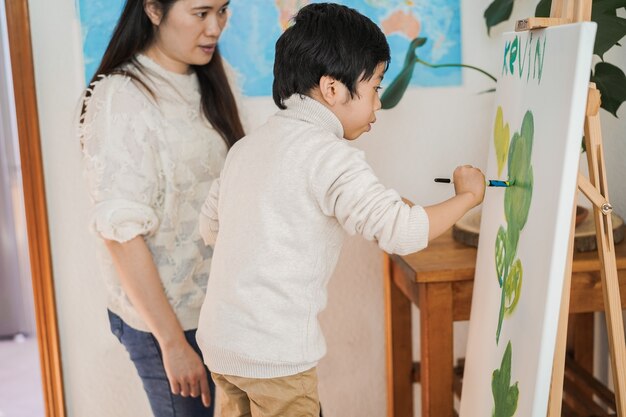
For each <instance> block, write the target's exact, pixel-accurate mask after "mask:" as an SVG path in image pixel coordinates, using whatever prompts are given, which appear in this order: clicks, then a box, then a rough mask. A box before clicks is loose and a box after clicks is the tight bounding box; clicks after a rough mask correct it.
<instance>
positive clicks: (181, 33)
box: [79, 0, 244, 417]
mask: <svg viewBox="0 0 626 417" xmlns="http://www.w3.org/2000/svg"><path fill="white" fill-rule="evenodd" d="M228 3H229V2H228V0H127V2H126V5H125V7H124V10H123V12H122V15H121V17H120V20H119V22H118V24H117V26H116V28H115V30H114V33H113V36H112V38H111V41H110V43H109V45H108V47H107V49H106V52H105V54H104V57H103V59H102V62H101V64H100V67H99V68H98V70H97V72H96V76H94V79H93V80H92V82H91V84H90V87H89V88H88V89H87V91H86V93H85V96H84V98H83V104H82V112H81V118H80V122H79V136H80V140H81V144H82V146H83V153H84V159H85V174H86V178H87V181H88V185H89V190H90V193H91V197H92V199H93V201H94V216H93V220H92V222H91V225H92V228H93V229H94V230H95V231H96V233H97V234H99V236H100V237H102V238H103V241H104V243H105V245H104V246H105V247H106V248H107V249H108V251H105V252H108V255H109V256H104V257H103V261H104V262H103V266H104V273H105V278H106V283H107V289H108V295H109V297H108V299H109V300H108V308H109V320H110V323H111V330H112V332H113V333H114V334H115V335H116V336H117V337H118V339H119V340H120V342H121V343H122V344H123V345H124V346H125V347H126V349H127V351H128V353H129V355H130V358H131V360H132V361H133V363H134V365H135V367H136V369H137V372H138V373H139V376H140V377H141V379H142V381H143V385H144V389H145V391H146V393H147V395H148V399H149V401H150V405H151V408H152V411H153V413H154V415H155V416H157V417H160V416H174V415H175V416H179V417H180V416H200V415H202V416H211V415H213V411H212V407H211V406H210V405H211V403H212V398H213V394H214V387H213V385H212V382H210V378H208V374H207V370H206V368H205V366H204V364H203V360H202V357H201V354H200V350H199V349H198V346H197V344H196V341H195V332H196V328H197V322H198V315H199V311H200V306H201V303H202V301H203V299H204V292H205V289H206V282H207V278H208V275H209V267H210V258H211V251H210V250H208V249H207V248H206V247H205V245H203V244H202V243H201V238H200V235H199V233H198V231H197V229H198V227H197V219H198V213H199V209H200V206H201V205H202V203H203V201H204V197H206V195H207V194H208V191H209V187H210V184H211V182H212V181H213V179H215V178H216V177H217V176H218V175H219V172H220V170H221V168H222V165H223V161H224V158H225V156H226V152H227V150H228V148H229V147H230V146H232V145H233V144H234V143H235V142H236V141H237V140H238V139H239V138H241V137H242V136H243V134H244V133H243V128H242V125H241V122H240V119H239V114H238V111H237V106H236V102H235V98H234V95H233V92H232V91H231V87H230V85H229V81H228V78H227V75H226V72H225V70H224V66H223V64H222V60H221V58H220V54H219V50H218V47H217V41H218V39H219V36H220V34H221V33H222V30H223V29H224V26H225V24H226V20H227V18H228V10H227V7H228ZM105 255H106V253H105ZM207 407H209V410H207Z"/></svg>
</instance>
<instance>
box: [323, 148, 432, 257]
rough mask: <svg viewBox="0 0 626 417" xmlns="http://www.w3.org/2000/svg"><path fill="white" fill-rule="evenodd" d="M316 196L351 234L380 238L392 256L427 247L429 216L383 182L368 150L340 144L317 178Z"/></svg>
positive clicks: (326, 154)
mask: <svg viewBox="0 0 626 417" xmlns="http://www.w3.org/2000/svg"><path fill="white" fill-rule="evenodd" d="M311 181H312V184H313V187H312V189H313V193H314V195H315V198H316V200H317V202H318V204H319V206H320V208H321V210H322V211H323V212H324V214H326V215H327V216H332V217H335V218H336V219H337V221H338V222H339V223H340V224H341V226H342V227H343V228H344V229H345V230H346V232H347V233H349V234H351V235H353V234H360V235H362V236H363V237H365V238H366V239H368V240H376V241H377V242H378V246H379V247H380V248H381V249H382V250H384V251H385V252H388V253H396V254H399V255H405V254H408V253H412V252H416V251H419V250H421V249H424V248H425V247H426V246H427V245H428V227H429V223H428V216H427V214H426V212H425V211H424V209H423V208H422V207H420V206H413V207H410V206H409V205H408V204H406V203H404V202H403V201H402V198H401V197H400V195H399V194H398V193H397V192H396V191H395V190H392V189H389V188H386V187H385V186H384V185H382V184H381V183H380V181H379V180H378V178H377V177H376V175H375V174H374V172H373V171H372V169H371V167H370V166H369V165H368V163H367V162H366V161H365V156H364V153H363V151H359V150H357V149H354V148H352V147H351V146H349V145H347V144H345V143H343V142H335V143H334V144H332V145H331V146H329V148H328V149H327V150H326V151H325V152H323V153H322V154H321V156H320V158H319V159H318V162H317V164H316V168H315V169H314V170H313V174H312V180H311Z"/></svg>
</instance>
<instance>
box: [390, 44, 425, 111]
mask: <svg viewBox="0 0 626 417" xmlns="http://www.w3.org/2000/svg"><path fill="white" fill-rule="evenodd" d="M426 41H427V38H415V39H413V40H412V41H411V43H410V44H409V48H408V50H407V52H406V56H405V58H404V65H403V67H402V70H400V73H399V74H398V75H397V76H396V78H394V79H393V81H391V83H390V84H389V86H388V87H387V88H386V89H385V91H384V92H383V95H382V96H381V97H380V101H381V104H382V108H383V109H384V110H387V109H392V108H394V107H396V105H397V104H398V103H399V102H400V100H401V99H402V97H403V96H404V93H405V92H406V89H407V87H408V86H409V83H410V82H411V78H412V77H413V69H414V68H415V63H416V59H417V57H416V56H415V50H416V49H417V48H419V47H420V46H422V45H424V44H425V43H426Z"/></svg>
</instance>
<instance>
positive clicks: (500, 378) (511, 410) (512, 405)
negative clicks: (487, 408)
mask: <svg viewBox="0 0 626 417" xmlns="http://www.w3.org/2000/svg"><path fill="white" fill-rule="evenodd" d="M512 356H513V353H512V347H511V342H510V341H509V343H508V344H507V345H506V350H505V351H504V356H503V357H502V363H501V365H500V369H496V370H495V371H493V374H492V376H491V392H492V393H493V403H494V409H493V414H492V416H493V417H513V415H514V414H515V411H517V400H518V398H519V388H518V382H516V383H515V384H513V385H510V384H511V357H512Z"/></svg>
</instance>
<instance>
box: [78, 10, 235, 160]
mask: <svg viewBox="0 0 626 417" xmlns="http://www.w3.org/2000/svg"><path fill="white" fill-rule="evenodd" d="M156 1H157V2H158V3H159V5H160V7H161V12H162V16H163V17H162V19H165V18H166V16H167V13H168V12H169V10H170V8H171V7H172V5H173V4H174V3H176V2H177V1H178V0H156ZM143 3H144V2H143V0H126V4H125V5H124V10H123V11H122V15H121V16H120V19H119V20H118V22H117V25H116V26H115V29H114V31H113V35H112V36H111V41H110V42H109V45H108V46H107V49H106V51H105V52H104V56H103V57H102V61H100V66H99V67H98V70H97V71H96V73H95V74H94V76H93V78H92V79H91V81H90V83H89V84H90V85H91V83H93V82H95V81H97V80H98V79H99V78H100V77H101V76H102V75H109V74H116V73H123V74H125V75H127V76H129V77H131V78H133V79H134V80H135V81H137V82H139V83H141V84H142V85H143V86H144V87H145V88H147V86H146V85H145V83H143V82H142V81H141V79H139V78H137V76H136V75H134V74H133V73H131V72H128V71H123V70H122V69H121V67H122V65H124V64H126V63H127V62H133V63H135V64H137V62H136V60H135V55H136V54H138V53H139V52H143V51H144V50H145V49H146V48H147V47H148V46H149V45H150V44H151V43H152V42H153V40H154V30H153V27H152V22H151V21H150V19H149V18H148V16H147V15H146V13H145V11H144V6H143ZM191 68H193V70H194V71H195V72H196V74H197V76H198V81H199V84H200V95H201V99H200V101H201V103H202V111H203V113H204V115H205V116H206V118H207V119H208V121H209V122H210V123H211V125H212V126H213V128H215V129H216V130H217V131H218V132H219V134H220V135H221V136H222V138H223V139H224V141H225V142H226V144H227V145H228V147H229V148H230V147H231V146H232V145H233V144H234V143H235V142H236V141H238V140H239V139H241V138H242V137H243V136H244V131H243V127H242V125H241V120H240V118H239V112H238V110H237V103H236V102H235V97H234V96H233V92H232V91H231V89H230V85H229V83H228V78H227V77H226V72H225V71H224V66H223V64H222V57H221V55H220V53H219V48H216V49H215V52H214V53H213V57H212V58H211V61H210V62H209V63H208V64H206V65H201V66H200V65H192V66H191ZM148 91H150V89H149V88H148ZM89 95H90V93H89V90H88V91H87V93H86V96H87V97H88V96H89ZM84 111H85V106H84V104H83V112H84Z"/></svg>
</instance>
